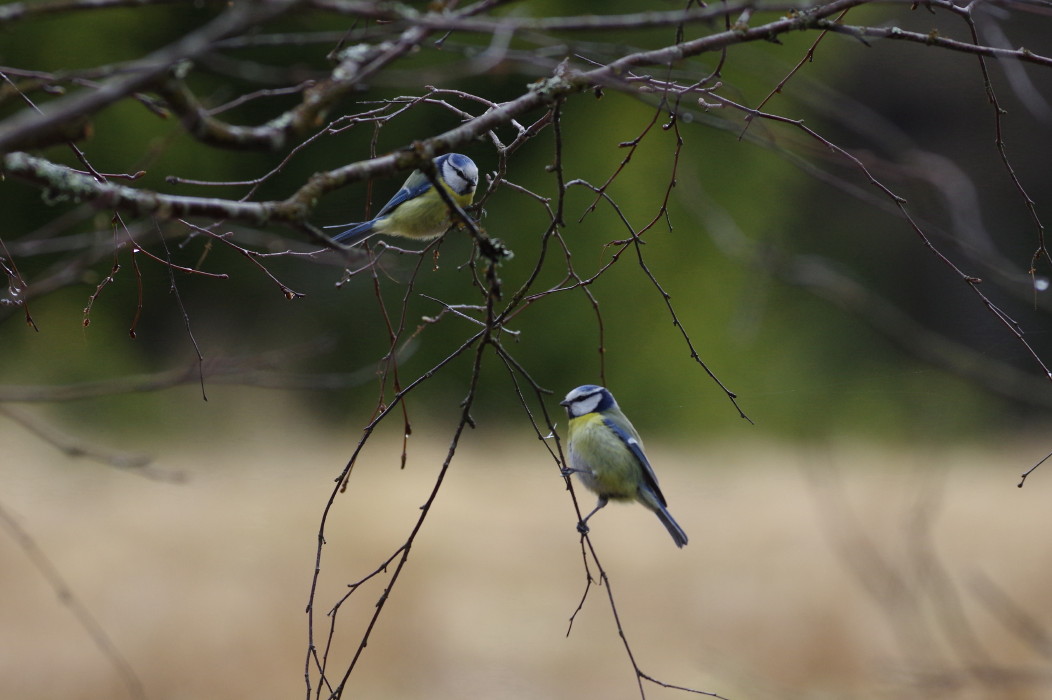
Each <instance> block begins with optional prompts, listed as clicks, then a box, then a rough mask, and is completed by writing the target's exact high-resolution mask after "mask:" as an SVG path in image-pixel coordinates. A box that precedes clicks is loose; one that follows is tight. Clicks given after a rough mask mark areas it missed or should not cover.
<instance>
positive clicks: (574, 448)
mask: <svg viewBox="0 0 1052 700" xmlns="http://www.w3.org/2000/svg"><path fill="white" fill-rule="evenodd" d="M559 403H560V405H561V406H565V407H566V413H567V415H568V416H569V417H570V433H569V437H568V438H567V461H568V462H569V465H570V466H569V467H567V468H565V469H563V475H564V476H569V475H570V474H571V473H575V472H576V474H577V478H578V479H580V480H581V483H582V484H584V485H585V487H587V488H588V489H589V490H590V491H593V492H595V493H596V494H598V496H599V504H598V505H596V507H595V508H594V509H593V510H592V512H591V513H589V514H588V515H586V516H585V517H584V520H582V521H581V522H580V524H579V525H578V529H579V530H581V531H582V532H588V526H587V525H586V523H587V522H588V518H590V517H592V516H593V515H595V514H596V513H597V512H598V511H599V509H600V508H602V507H603V506H605V505H606V504H607V502H609V501H610V500H611V499H613V500H615V501H631V500H636V501H639V502H640V503H642V504H643V505H644V506H646V507H647V508H649V509H650V510H652V511H654V513H656V514H657V516H658V519H659V520H661V524H662V525H664V526H665V528H666V529H667V530H668V532H669V534H670V535H672V539H673V540H674V541H675V543H676V546H677V547H682V546H683V545H685V544H686V543H687V535H686V533H685V532H683V528H681V527H680V526H679V524H678V523H676V521H675V520H673V518H672V516H671V515H669V512H668V507H667V505H666V503H665V497H664V496H663V495H661V489H660V488H658V482H657V477H656V476H654V469H653V468H652V467H651V466H650V461H649V460H647V456H646V455H645V454H644V453H643V443H642V442H641V441H640V439H639V433H637V432H636V429H635V428H634V427H633V426H632V423H630V422H629V420H628V418H627V417H625V414H624V413H622V412H621V409H620V407H618V405H617V401H615V400H614V395H613V394H611V393H610V392H609V391H607V390H606V389H604V388H603V387H601V386H595V385H593V384H586V385H584V386H579V387H577V388H576V389H574V390H573V391H571V392H570V393H569V394H567V395H566V398H565V399H563V400H562V401H560V402H559Z"/></svg>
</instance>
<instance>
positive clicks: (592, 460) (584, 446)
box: [568, 413, 642, 499]
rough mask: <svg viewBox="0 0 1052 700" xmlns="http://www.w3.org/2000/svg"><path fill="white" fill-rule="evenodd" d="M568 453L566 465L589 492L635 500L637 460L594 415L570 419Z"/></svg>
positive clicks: (638, 465)
mask: <svg viewBox="0 0 1052 700" xmlns="http://www.w3.org/2000/svg"><path fill="white" fill-rule="evenodd" d="M568 452H569V459H570V465H571V466H572V467H573V468H574V469H576V470H579V471H578V473H577V475H578V477H579V478H580V479H581V483H582V484H584V485H585V487H586V488H588V489H589V490H591V491H594V492H595V493H597V494H599V495H600V496H605V497H606V498H612V499H629V498H635V497H636V495H637V493H638V490H639V484H640V480H641V479H642V467H641V465H640V464H639V460H637V459H636V457H635V455H633V454H632V452H631V451H630V450H629V449H628V447H627V446H626V445H625V443H624V442H622V441H621V439H620V438H619V437H617V435H616V434H614V433H613V432H612V431H611V430H610V429H609V428H608V427H607V426H606V424H605V423H603V418H602V416H601V415H599V414H598V413H587V414H585V415H583V416H578V417H577V418H573V419H571V420H570V432H569V448H568Z"/></svg>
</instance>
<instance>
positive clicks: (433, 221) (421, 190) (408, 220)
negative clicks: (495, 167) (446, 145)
mask: <svg viewBox="0 0 1052 700" xmlns="http://www.w3.org/2000/svg"><path fill="white" fill-rule="evenodd" d="M435 175H436V179H437V180H438V182H439V184H441V185H442V187H443V188H444V189H445V190H446V192H448V193H449V196H450V198H451V199H452V200H453V201H454V202H456V203H457V205H459V206H461V207H466V206H467V205H469V204H471V200H472V199H473V198H474V196H475V187H476V186H477V185H478V182H479V169H478V168H477V167H476V166H475V162H474V161H473V160H471V159H470V158H468V157H467V156H463V155H461V154H459V153H447V154H446V155H444V156H439V157H438V158H435ZM451 224H452V217H451V216H450V211H449V207H448V206H446V203H445V201H444V200H443V199H442V196H441V195H440V194H439V193H438V192H437V191H436V190H435V188H434V187H433V186H432V185H431V181H430V180H429V179H428V178H427V176H426V175H424V173H422V172H420V171H419V170H414V171H413V174H412V175H410V176H409V178H408V179H407V180H406V181H405V184H403V185H402V189H400V190H398V192H396V193H395V196H394V197H391V201H390V202H388V203H387V204H385V205H384V207H383V209H381V210H380V213H378V214H377V215H376V216H375V217H373V219H372V220H370V221H366V222H364V223H360V224H355V225H354V226H352V227H351V228H349V229H347V230H346V231H344V232H342V233H338V234H336V235H335V236H333V237H332V238H333V240H334V241H339V242H340V243H343V244H345V245H349V246H351V245H354V244H356V243H360V242H361V241H364V240H365V239H366V238H369V237H370V236H372V235H375V234H377V233H385V234H389V235H392V236H405V237H406V238H416V239H419V240H430V239H432V238H438V237H439V236H441V235H442V234H443V233H445V232H446V229H448V228H449V227H450V225H451ZM340 226H347V224H340V225H337V226H326V227H325V228H339V227H340Z"/></svg>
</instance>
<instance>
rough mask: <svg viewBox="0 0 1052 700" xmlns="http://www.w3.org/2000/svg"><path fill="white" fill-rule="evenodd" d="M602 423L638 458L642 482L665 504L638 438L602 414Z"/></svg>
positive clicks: (655, 476) (652, 469)
mask: <svg viewBox="0 0 1052 700" xmlns="http://www.w3.org/2000/svg"><path fill="white" fill-rule="evenodd" d="M603 424H604V425H606V427H607V428H610V431H611V432H613V433H614V435H616V436H617V437H618V438H619V439H620V440H621V442H623V443H625V447H627V448H628V449H629V451H630V452H631V453H632V454H633V455H634V456H635V458H636V459H637V460H639V464H640V466H642V467H643V482H644V483H645V484H646V486H647V487H648V488H649V489H650V490H651V491H653V492H654V495H655V496H657V499H658V501H659V502H660V503H661V505H662V506H667V505H668V504H667V503H666V502H665V496H664V495H662V493H661V489H660V488H658V482H657V475H655V474H654V468H653V467H652V466H650V460H649V459H647V456H646V454H644V453H643V447H642V446H641V445H640V444H639V438H637V437H636V436H635V435H633V434H632V433H631V432H630V431H628V430H625V428H624V427H622V426H620V425H618V424H617V422H615V421H613V420H611V419H610V418H608V417H607V416H603Z"/></svg>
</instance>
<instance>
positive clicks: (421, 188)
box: [376, 170, 431, 219]
mask: <svg viewBox="0 0 1052 700" xmlns="http://www.w3.org/2000/svg"><path fill="white" fill-rule="evenodd" d="M429 189H431V181H430V180H428V179H427V175H424V174H423V173H422V172H420V171H419V170H416V171H414V172H413V174H412V175H410V176H409V178H408V179H407V180H406V181H405V183H404V184H403V185H402V188H401V189H400V190H398V191H397V192H395V195H394V197H391V201H389V202H388V203H387V204H385V205H384V208H383V209H381V210H380V212H379V213H378V214H377V215H376V218H377V219H379V218H380V217H381V216H386V215H387V214H390V213H391V212H392V211H393V210H394V208H395V207H397V206H398V205H399V204H401V203H402V202H408V201H409V200H410V199H413V198H415V197H419V196H420V195H422V194H423V193H425V192H427V191H428V190H429Z"/></svg>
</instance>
